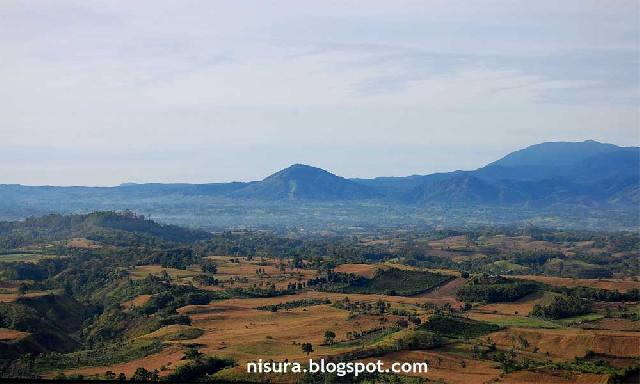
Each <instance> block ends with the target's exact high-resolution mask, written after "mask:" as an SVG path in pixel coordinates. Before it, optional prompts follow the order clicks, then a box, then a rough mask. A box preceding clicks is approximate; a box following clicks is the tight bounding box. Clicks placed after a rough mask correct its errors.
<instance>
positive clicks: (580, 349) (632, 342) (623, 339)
mask: <svg viewBox="0 0 640 384" xmlns="http://www.w3.org/2000/svg"><path fill="white" fill-rule="evenodd" d="M488 337H491V340H493V341H494V342H495V343H496V345H497V346H498V347H501V348H503V349H509V348H511V347H512V346H514V345H515V346H516V348H518V346H519V344H518V342H517V340H518V339H519V338H523V339H526V340H527V341H528V343H529V347H528V348H527V351H529V350H531V351H533V349H534V348H536V347H537V348H538V352H537V353H538V354H540V355H541V356H542V355H546V354H547V353H548V356H549V357H551V358H557V359H562V360H564V359H573V358H575V357H584V356H585V355H586V354H587V352H589V351H592V352H594V353H596V354H601V355H607V356H615V357H621V358H637V357H638V356H640V334H639V333H636V332H624V331H606V330H603V331H599V330H598V331H587V330H582V329H576V328H566V329H528V328H509V329H506V330H503V331H498V332H495V333H492V334H490V335H489V336H488Z"/></svg>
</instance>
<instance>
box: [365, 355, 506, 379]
mask: <svg viewBox="0 0 640 384" xmlns="http://www.w3.org/2000/svg"><path fill="white" fill-rule="evenodd" d="M375 359H378V358H375ZM380 359H381V360H382V361H384V363H385V366H390V365H391V364H392V363H393V362H415V361H419V362H423V361H428V365H429V371H428V372H427V373H426V374H415V375H411V376H419V377H425V378H428V379H429V380H443V381H444V382H446V383H451V384H482V383H486V382H489V381H491V380H493V379H496V378H498V377H499V375H500V373H501V372H502V371H501V370H500V368H498V365H497V364H496V363H495V362H493V361H486V360H471V359H465V358H462V357H461V356H458V355H456V354H453V353H443V352H432V351H401V352H394V353H389V354H386V355H384V356H382V357H381V358H380ZM463 361H464V363H463ZM462 365H465V367H464V368H462Z"/></svg>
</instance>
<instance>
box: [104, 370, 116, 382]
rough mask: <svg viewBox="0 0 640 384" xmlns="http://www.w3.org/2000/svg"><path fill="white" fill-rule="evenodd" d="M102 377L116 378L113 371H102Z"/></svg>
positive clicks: (107, 378)
mask: <svg viewBox="0 0 640 384" xmlns="http://www.w3.org/2000/svg"><path fill="white" fill-rule="evenodd" d="M104 378H105V379H106V380H115V379H116V374H115V373H113V371H107V372H105V373H104Z"/></svg>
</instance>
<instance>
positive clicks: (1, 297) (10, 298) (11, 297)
mask: <svg viewBox="0 0 640 384" xmlns="http://www.w3.org/2000/svg"><path fill="white" fill-rule="evenodd" d="M56 292H57V291H55V290H52V291H37V292H27V293H25V294H24V295H21V294H19V293H18V292H15V293H0V303H12V302H14V301H16V300H17V299H19V298H21V297H40V296H46V295H48V294H50V293H56Z"/></svg>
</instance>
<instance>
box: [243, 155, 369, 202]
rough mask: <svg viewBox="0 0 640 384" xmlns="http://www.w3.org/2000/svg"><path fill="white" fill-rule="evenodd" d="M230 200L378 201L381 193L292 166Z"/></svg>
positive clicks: (331, 174) (313, 169)
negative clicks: (371, 199) (375, 199)
mask: <svg viewBox="0 0 640 384" xmlns="http://www.w3.org/2000/svg"><path fill="white" fill-rule="evenodd" d="M232 196H233V197H241V198H250V199H261V200H262V199H265V200H281V199H308V200H355V199H370V198H375V197H380V196H381V193H379V192H377V191H376V190H375V189H373V188H371V187H368V186H364V185H360V184H358V183H355V182H353V181H351V180H347V179H345V178H343V177H340V176H336V175H334V174H333V173H330V172H327V171H325V170H323V169H320V168H316V167H311V166H308V165H303V164H294V165H292V166H290V167H288V168H286V169H283V170H281V171H279V172H276V173H274V174H273V175H271V176H269V177H267V178H265V179H264V180H262V181H259V182H255V183H251V184H249V185H248V186H246V187H244V188H242V189H240V190H238V191H235V192H234V193H232Z"/></svg>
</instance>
